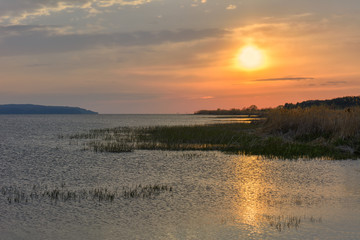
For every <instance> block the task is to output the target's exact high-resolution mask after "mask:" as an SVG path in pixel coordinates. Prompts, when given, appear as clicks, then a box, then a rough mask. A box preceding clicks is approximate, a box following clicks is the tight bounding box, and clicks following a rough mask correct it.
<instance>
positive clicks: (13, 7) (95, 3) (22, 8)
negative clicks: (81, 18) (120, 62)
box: [0, 0, 152, 24]
mask: <svg viewBox="0 0 360 240" xmlns="http://www.w3.org/2000/svg"><path fill="white" fill-rule="evenodd" d="M151 1H152V0H27V1H23V0H2V1H1V3H0V23H1V22H2V23H4V22H7V23H10V24H19V23H20V22H21V21H23V20H26V19H28V18H34V17H39V16H47V15H50V14H51V13H54V12H61V11H64V10H73V9H82V10H84V11H87V12H88V13H92V14H93V13H99V12H101V10H102V9H104V8H110V7H114V6H138V5H143V4H146V3H149V2H151Z"/></svg>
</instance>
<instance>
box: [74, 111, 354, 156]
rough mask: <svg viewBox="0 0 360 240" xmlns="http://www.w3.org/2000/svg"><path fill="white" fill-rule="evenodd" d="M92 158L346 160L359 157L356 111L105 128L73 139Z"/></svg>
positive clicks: (271, 114)
mask: <svg viewBox="0 0 360 240" xmlns="http://www.w3.org/2000/svg"><path fill="white" fill-rule="evenodd" d="M71 138H72V139H84V140H85V141H87V142H86V143H85V144H86V146H87V147H86V148H87V149H92V150H93V151H95V152H131V151H134V150H136V149H144V150H171V151H185V150H203V151H224V152H232V153H240V154H248V155H262V156H265V157H269V158H286V159H298V158H327V159H349V158H352V159H354V158H357V157H358V156H359V155H360V108H349V109H346V110H336V109H331V108H329V107H311V108H306V109H290V110H288V109H273V110H271V111H269V112H268V117H267V118H266V120H263V121H256V122H253V123H250V124H248V123H224V124H209V125H193V126H156V127H141V128H121V127H120V128H107V129H99V130H92V131H90V132H89V133H83V134H75V135H72V136H71ZM88 140H90V141H88Z"/></svg>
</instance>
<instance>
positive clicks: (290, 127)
mask: <svg viewBox="0 0 360 240" xmlns="http://www.w3.org/2000/svg"><path fill="white" fill-rule="evenodd" d="M263 128H264V130H265V131H267V132H268V133H271V134H281V135H289V136H291V137H295V138H300V139H309V140H312V139H315V138H318V137H323V138H332V139H336V138H340V139H348V138H359V137H360V108H359V107H353V108H347V109H345V110H344V109H331V108H329V107H325V106H314V107H311V108H296V109H274V110H272V111H270V112H269V113H268V117H267V120H266V122H265V124H264V127H263Z"/></svg>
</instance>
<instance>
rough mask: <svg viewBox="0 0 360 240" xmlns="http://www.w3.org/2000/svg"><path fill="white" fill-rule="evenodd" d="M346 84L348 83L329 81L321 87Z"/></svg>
mask: <svg viewBox="0 0 360 240" xmlns="http://www.w3.org/2000/svg"><path fill="white" fill-rule="evenodd" d="M346 83H347V82H346V81H327V82H324V83H322V84H320V85H322V86H337V85H340V84H346Z"/></svg>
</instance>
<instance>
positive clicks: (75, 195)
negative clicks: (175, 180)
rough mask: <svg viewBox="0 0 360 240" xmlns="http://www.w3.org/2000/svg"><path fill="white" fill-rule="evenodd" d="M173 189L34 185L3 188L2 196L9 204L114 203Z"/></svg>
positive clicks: (150, 186) (168, 187)
mask: <svg viewBox="0 0 360 240" xmlns="http://www.w3.org/2000/svg"><path fill="white" fill-rule="evenodd" d="M172 191H173V188H172V187H171V186H168V185H166V184H154V185H151V184H149V185H144V186H142V185H137V186H136V187H122V190H119V189H115V190H111V189H108V188H92V189H79V190H70V189H67V188H65V187H64V185H63V186H61V187H55V188H48V187H47V186H45V187H40V186H37V185H34V186H33V187H32V189H31V190H29V189H21V188H19V187H16V186H10V187H2V188H1V189H0V193H1V195H2V196H3V197H4V199H5V201H7V202H8V203H9V204H16V203H30V202H34V201H38V202H43V201H47V200H48V201H50V202H51V203H58V202H63V203H65V202H70V201H72V202H81V201H95V202H110V203H111V202H113V201H114V200H116V199H118V200H119V199H128V198H154V197H156V196H159V195H160V194H164V193H166V192H172Z"/></svg>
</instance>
